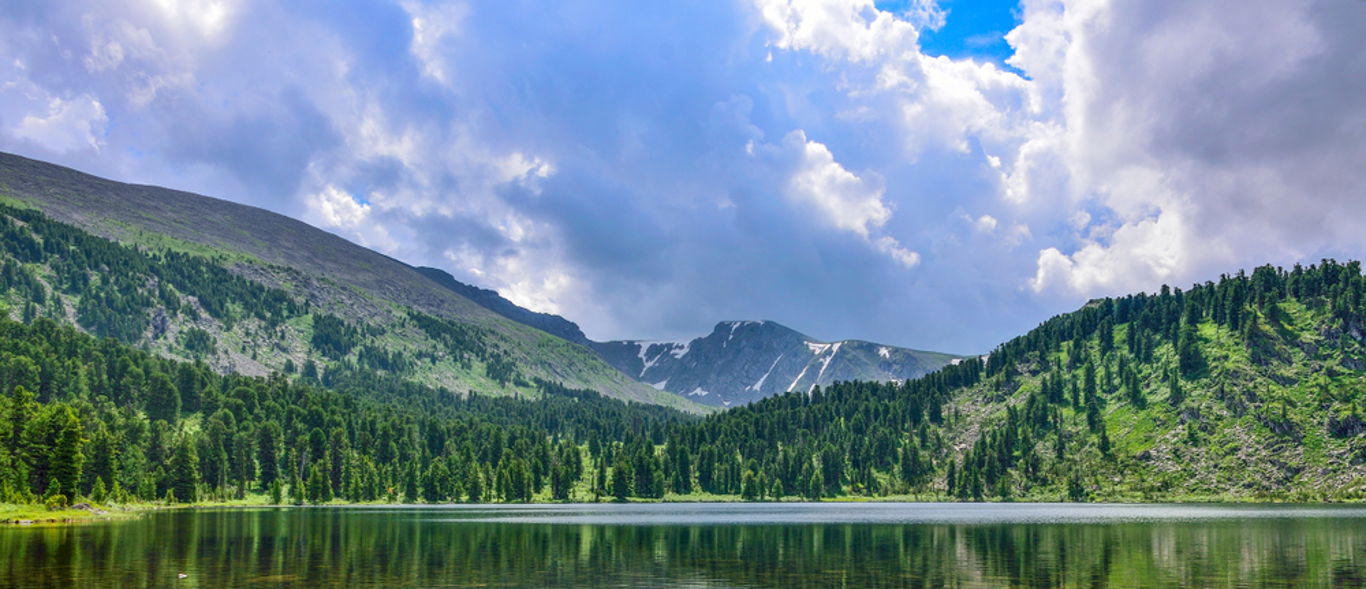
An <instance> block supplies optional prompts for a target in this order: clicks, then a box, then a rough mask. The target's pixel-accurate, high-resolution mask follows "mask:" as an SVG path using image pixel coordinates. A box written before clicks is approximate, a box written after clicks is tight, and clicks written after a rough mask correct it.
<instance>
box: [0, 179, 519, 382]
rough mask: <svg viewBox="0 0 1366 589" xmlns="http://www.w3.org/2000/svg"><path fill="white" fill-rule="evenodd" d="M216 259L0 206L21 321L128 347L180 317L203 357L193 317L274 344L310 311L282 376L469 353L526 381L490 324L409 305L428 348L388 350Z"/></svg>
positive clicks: (491, 370) (411, 363)
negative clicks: (48, 323) (68, 326)
mask: <svg viewBox="0 0 1366 589" xmlns="http://www.w3.org/2000/svg"><path fill="white" fill-rule="evenodd" d="M222 262H223V261H222V260H217V259H213V258H209V257H204V256H199V255H194V254H187V253H182V252H176V251H171V250H155V249H146V248H139V247H136V246H133V245H125V244H120V243H118V242H115V241H111V240H108V239H105V238H102V237H98V236H95V235H92V234H90V233H88V232H86V231H83V230H81V229H79V228H76V227H73V226H71V225H67V224H64V223H60V222H57V221H53V220H51V219H49V218H48V217H46V216H44V215H43V214H42V213H40V212H38V211H34V210H29V209H21V208H16V207H12V206H8V205H3V204H0V295H6V294H9V295H14V297H15V300H17V302H18V304H19V305H20V307H21V308H20V318H21V319H22V320H23V321H24V322H30V321H32V320H33V319H35V318H37V317H48V318H52V319H55V320H58V321H63V322H65V321H69V318H70V317H74V319H75V323H76V324H77V325H79V326H80V327H81V328H83V329H85V330H86V331H88V332H89V333H92V334H94V335H96V336H100V337H110V338H113V339H116V340H118V341H121V342H124V343H128V344H133V345H142V344H147V343H151V342H155V341H157V340H160V339H161V338H162V337H163V335H165V333H166V332H168V331H169V328H170V325H171V324H172V323H178V324H179V325H181V329H180V330H179V333H178V335H177V338H176V340H175V342H174V343H175V344H176V345H178V346H179V348H180V349H181V350H183V352H182V354H183V356H184V357H188V358H199V359H206V360H207V359H212V358H213V357H214V356H215V355H217V354H218V353H219V352H220V351H224V346H222V345H220V343H219V342H218V341H216V339H215V337H214V335H213V334H211V333H209V332H208V331H206V330H204V329H202V328H201V327H199V326H198V324H199V320H200V319H201V313H202V314H204V315H207V316H208V317H210V318H212V319H214V320H215V321H217V322H218V324H219V327H221V330H222V331H225V332H226V331H231V330H233V329H234V327H235V326H236V325H238V324H239V323H240V322H241V321H242V320H243V319H248V318H254V319H258V320H259V321H260V324H259V325H254V326H251V327H250V328H249V329H247V330H245V332H244V335H249V336H255V337H254V339H256V340H259V339H260V337H264V338H265V339H267V340H270V339H273V340H274V342H273V343H274V344H279V342H281V341H282V340H283V334H284V327H283V326H284V324H285V322H286V321H289V320H290V319H295V318H300V317H305V316H307V317H306V319H307V320H306V321H304V322H300V324H301V325H305V326H307V328H306V329H308V332H306V333H307V338H306V341H307V343H308V349H306V350H299V351H302V352H306V353H307V352H311V353H310V354H309V358H308V359H307V360H305V361H304V362H303V363H302V364H296V363H295V362H294V359H293V358H287V359H286V360H285V362H284V364H283V365H282V366H280V367H281V368H282V369H283V371H284V372H286V373H287V374H294V373H296V372H301V373H303V374H305V375H312V376H316V375H318V374H320V373H321V372H322V371H323V370H324V368H326V366H325V365H335V366H338V367H341V368H343V369H347V370H354V369H361V370H369V371H382V372H387V373H393V374H398V375H402V376H404V377H405V378H411V377H412V376H413V375H414V374H415V372H416V371H417V370H418V368H419V367H422V366H435V365H438V364H443V363H446V364H449V365H451V366H459V367H461V368H462V369H464V370H466V371H468V370H471V369H472V368H473V366H474V362H475V361H478V362H481V363H482V364H483V372H484V374H485V375H486V376H488V377H489V378H490V379H492V380H494V381H496V382H498V383H500V384H502V385H508V384H514V385H517V386H519V387H530V386H531V385H532V383H531V382H529V380H528V379H527V378H526V377H525V376H524V375H523V374H522V372H521V371H520V370H519V368H518V367H517V366H516V364H515V363H514V362H513V361H512V360H511V359H510V358H509V357H508V355H507V354H506V353H504V352H502V351H501V350H499V349H497V348H496V347H495V346H493V345H490V344H489V340H490V339H491V337H490V333H489V331H488V330H487V329H484V328H481V327H477V326H474V325H469V324H464V323H460V322H457V321H451V320H447V319H442V318H439V317H435V316H431V315H427V314H424V313H420V312H417V311H413V310H408V311H407V312H406V314H405V315H404V316H403V319H402V323H403V324H404V325H403V326H404V327H411V328H412V329H413V330H415V331H418V332H421V333H422V334H424V335H426V336H427V337H428V338H430V340H431V342H432V343H431V347H430V348H421V347H419V348H418V349H416V350H408V351H404V350H399V349H393V348H391V347H386V346H385V345H384V343H382V342H381V338H382V336H384V335H386V333H388V331H389V329H386V327H383V326H379V325H375V324H370V323H363V322H355V321H349V320H347V319H346V318H343V317H339V316H337V315H335V314H332V313H328V312H325V311H322V310H319V309H315V308H314V307H313V306H312V305H310V304H309V303H308V302H306V301H302V300H299V299H296V298H295V297H293V296H292V295H290V294H289V293H288V292H286V291H284V290H282V289H279V288H274V287H268V286H265V285H263V284H261V283H259V282H256V281H253V280H250V279H248V278H244V277H242V276H239V275H237V274H234V273H233V272H231V271H229V270H228V269H227V268H226V267H225V265H224V264H223V263H222ZM68 306H70V308H68ZM388 327H390V328H392V327H394V326H388ZM261 347H262V349H261V350H258V349H250V350H249V349H247V348H248V346H247V344H246V343H242V344H241V348H239V349H238V350H237V351H239V352H241V353H243V354H244V355H249V356H250V357H251V358H252V359H254V360H262V361H264V360H265V358H262V357H260V356H259V352H261V351H265V352H266V353H267V354H273V353H275V352H277V351H279V350H272V349H271V348H276V347H278V346H277V345H264V346H261ZM294 352H297V351H294ZM285 355H286V356H288V355H289V354H285Z"/></svg>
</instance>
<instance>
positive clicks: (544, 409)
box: [0, 317, 696, 509]
mask: <svg viewBox="0 0 1366 589" xmlns="http://www.w3.org/2000/svg"><path fill="white" fill-rule="evenodd" d="M320 384H321V383H320V382H319V381H318V379H316V378H312V377H303V378H299V379H294V380H291V379H286V378H282V377H281V376H280V375H278V374H277V375H274V376H271V377H249V376H242V375H220V374H217V373H215V372H214V371H212V370H209V369H208V367H207V366H206V365H204V364H203V363H199V362H194V363H192V362H180V361H174V360H168V359H165V358H162V357H160V356H157V355H153V354H150V353H147V352H145V351H142V350H137V349H134V348H132V347H130V346H128V345H126V344H122V343H119V342H117V341H115V340H113V339H109V338H105V339H96V338H94V337H92V336H90V335H87V334H85V333H82V332H79V331H77V330H76V329H74V328H71V327H68V326H62V325H59V324H57V323H56V322H54V321H52V320H50V319H46V318H42V317H40V318H37V319H34V320H33V322H32V323H31V324H22V323H17V322H14V321H12V320H10V319H7V318H4V317H0V388H3V389H4V390H6V391H8V393H7V394H5V395H0V424H3V427H0V503H9V504H18V505H33V504H46V505H48V506H50V507H57V506H61V505H66V504H69V503H71V502H74V501H76V500H77V499H78V498H81V499H88V500H90V501H93V502H95V503H97V504H107V503H120V504H124V503H130V502H133V503H136V502H145V501H151V500H154V499H164V500H167V501H170V502H200V501H212V500H225V499H232V498H238V499H241V498H243V497H245V496H246V495H247V494H248V493H258V494H259V493H271V494H274V495H277V496H278V495H281V494H282V493H285V490H286V489H287V490H288V493H289V495H290V496H291V497H292V500H294V501H296V502H300V503H302V502H303V501H305V500H308V501H310V502H313V503H318V502H324V501H330V500H332V499H333V498H337V499H346V500H350V501H381V500H387V501H390V502H393V501H397V500H398V498H400V497H401V498H403V499H404V500H406V501H410V502H411V501H417V500H419V499H426V500H430V501H438V500H442V501H444V500H447V499H448V498H452V497H454V498H464V499H467V500H470V501H489V500H504V501H526V500H529V499H530V498H531V497H532V495H533V494H536V493H546V492H549V493H550V496H551V497H553V498H558V499H563V498H567V497H568V493H569V491H570V488H571V485H572V484H573V483H575V482H577V481H578V480H579V479H580V478H582V477H583V476H584V472H585V466H584V461H583V459H582V457H581V451H580V447H581V446H583V445H585V444H592V445H593V446H594V447H597V445H598V441H599V440H615V439H621V438H624V437H628V436H639V437H641V438H642V439H654V440H662V439H663V431H664V427H665V426H667V425H668V424H670V423H676V422H681V421H687V420H691V419H696V418H695V417H691V416H689V415H687V414H684V413H680V412H678V411H676V410H673V409H669V408H666V407H660V406H657V405H645V404H638V403H627V402H622V401H618V400H615V399H608V398H606V397H602V396H600V395H598V394H597V393H594V392H592V391H575V390H569V389H565V388H563V387H559V386H556V385H552V384H548V383H544V382H542V383H539V384H538V392H539V394H538V395H537V396H538V398H537V399H534V400H521V399H513V398H508V397H488V396H480V395H470V396H467V397H454V396H452V395H450V394H449V392H446V391H440V390H435V389H430V388H426V387H421V386H417V385H411V384H406V383H404V382H402V381H401V380H398V379H395V378H383V377H382V376H376V375H375V374H373V373H371V374H368V375H363V376H359V377H358V376H354V375H351V376H347V377H339V378H337V379H334V381H333V382H332V383H331V385H330V386H329V387H327V388H323V387H321V386H319V385H320ZM274 500H275V501H276V502H277V503H278V502H281V501H284V500H285V499H283V498H275V499H274ZM40 509H41V508H40Z"/></svg>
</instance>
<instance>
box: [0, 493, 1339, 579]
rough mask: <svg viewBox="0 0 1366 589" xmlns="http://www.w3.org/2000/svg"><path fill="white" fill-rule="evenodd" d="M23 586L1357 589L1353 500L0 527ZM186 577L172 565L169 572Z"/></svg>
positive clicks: (203, 514) (695, 509)
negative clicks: (1179, 588) (1165, 588)
mask: <svg viewBox="0 0 1366 589" xmlns="http://www.w3.org/2000/svg"><path fill="white" fill-rule="evenodd" d="M0 569H2V570H0V580H4V581H5V582H4V583H3V586H5V587H16V588H28V587H72V586H76V587H115V588H120V589H128V588H134V587H186V588H190V587H196V588H199V587H206V588H207V587H821V588H829V587H849V588H864V587H1003V586H1018V587H1155V586H1210V587H1362V586H1366V507H1349V506H1252V505H1079V504H906V503H820V504H798V503H779V504H738V503H731V504H678V503H673V504H628V505H613V504H600V505H516V506H489V505H453V506H412V507H407V506H394V507H389V506H385V507H320V508H291V509H268V508H266V509H215V510H175V511H166V512H159V513H150V514H147V515H146V516H145V517H141V518H138V519H134V520H129V521H114V522H99V523H91V524H82V525H70V526H56V527H20V526H5V527H4V528H0ZM181 573H183V574H185V575H187V577H185V578H184V579H177V575H178V574H181Z"/></svg>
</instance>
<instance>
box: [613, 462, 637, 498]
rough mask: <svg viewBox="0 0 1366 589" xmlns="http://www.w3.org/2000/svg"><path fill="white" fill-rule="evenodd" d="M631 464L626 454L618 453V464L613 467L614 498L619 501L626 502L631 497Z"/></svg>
mask: <svg viewBox="0 0 1366 589" xmlns="http://www.w3.org/2000/svg"><path fill="white" fill-rule="evenodd" d="M632 478H634V477H633V476H632V473H631V463H630V462H628V461H627V460H626V453H625V452H618V453H617V460H616V464H613V465H612V496H613V497H615V498H616V500H617V501H625V500H626V498H627V497H628V496H630V495H631V479H632Z"/></svg>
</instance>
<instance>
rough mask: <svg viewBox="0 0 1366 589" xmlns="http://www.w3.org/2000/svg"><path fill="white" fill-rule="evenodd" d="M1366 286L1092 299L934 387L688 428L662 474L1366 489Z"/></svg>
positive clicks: (735, 486) (781, 487)
mask: <svg viewBox="0 0 1366 589" xmlns="http://www.w3.org/2000/svg"><path fill="white" fill-rule="evenodd" d="M1363 291H1366V280H1363V277H1362V275H1361V266H1360V264H1359V263H1356V262H1352V263H1350V264H1339V263H1336V262H1333V261H1325V262H1324V263H1322V264H1320V265H1317V266H1311V267H1308V268H1305V267H1300V266H1296V267H1295V268H1294V269H1292V270H1290V271H1288V272H1287V271H1284V270H1281V269H1277V268H1273V267H1262V268H1258V269H1257V270H1256V271H1255V272H1253V273H1252V274H1251V275H1250V276H1249V275H1245V274H1243V273H1239V274H1237V275H1234V276H1224V277H1222V278H1221V279H1220V280H1219V281H1218V282H1217V283H1213V282H1209V283H1205V284H1200V285H1196V286H1194V287H1192V288H1191V289H1189V290H1186V291H1182V290H1180V289H1169V288H1166V287H1164V288H1163V289H1162V291H1161V292H1160V293H1159V294H1156V295H1148V294H1139V295H1134V296H1128V297H1123V298H1118V299H1104V300H1098V301H1093V302H1091V303H1089V304H1087V305H1086V306H1085V307H1084V308H1082V309H1080V310H1078V311H1076V312H1073V313H1068V314H1065V315H1061V316H1058V317H1055V318H1053V319H1050V320H1048V321H1047V322H1045V323H1043V324H1042V325H1040V326H1039V327H1038V328H1036V329H1034V330H1033V331H1031V332H1029V333H1028V334H1026V335H1023V336H1021V337H1018V338H1016V339H1014V340H1011V341H1010V342H1008V343H1006V344H1003V345H1002V346H1000V347H998V348H997V349H996V350H994V351H993V352H992V353H991V354H990V355H989V356H988V357H985V358H984V359H972V360H967V361H963V362H961V363H958V364H957V365H954V366H950V367H947V368H945V369H943V370H941V371H939V372H936V373H934V374H931V375H929V376H927V377H924V378H921V379H919V380H915V381H911V382H907V383H904V384H900V385H896V384H874V383H839V384H836V385H834V386H831V387H828V388H826V389H824V390H820V391H817V392H816V393H814V394H812V395H810V396H808V395H804V394H787V395H783V396H780V397H775V398H771V399H767V400H763V401H760V402H757V403H755V404H753V405H751V406H747V407H742V408H738V409H733V410H730V411H727V412H725V413H722V414H719V415H715V416H712V417H710V418H708V419H707V420H705V421H703V422H702V423H700V424H698V425H696V426H691V427H683V428H679V429H678V430H677V431H676V432H674V434H673V435H672V436H671V438H670V442H669V447H668V449H667V450H666V451H665V452H664V454H663V456H664V466H663V468H664V470H665V471H666V472H667V473H669V475H668V476H669V480H670V481H671V482H673V483H675V484H676V485H677V486H676V489H675V490H677V491H691V490H692V489H694V488H697V489H700V490H701V491H704V492H707V493H723V494H743V495H745V496H747V497H751V498H760V497H769V498H772V497H790V496H804V497H810V498H816V497H830V496H843V495H854V496H870V497H876V496H887V495H905V496H916V497H922V498H931V497H933V498H958V499H978V500H981V499H990V500H1010V499H1033V500H1122V501H1156V500H1193V499H1200V500H1205V499H1229V500H1358V499H1363V498H1366V420H1364V419H1363V415H1364V414H1366V346H1364V345H1363V344H1364V342H1363V339H1364V337H1366V335H1364V334H1366V301H1363ZM679 465H683V466H686V467H687V468H686V469H682V468H680V467H679ZM628 466H629V465H628ZM684 470H687V471H689V472H691V473H692V476H691V477H687V476H682V475H681V474H680V475H678V476H675V475H674V473H675V472H680V473H681V472H683V471H684Z"/></svg>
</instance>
